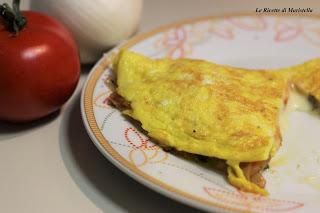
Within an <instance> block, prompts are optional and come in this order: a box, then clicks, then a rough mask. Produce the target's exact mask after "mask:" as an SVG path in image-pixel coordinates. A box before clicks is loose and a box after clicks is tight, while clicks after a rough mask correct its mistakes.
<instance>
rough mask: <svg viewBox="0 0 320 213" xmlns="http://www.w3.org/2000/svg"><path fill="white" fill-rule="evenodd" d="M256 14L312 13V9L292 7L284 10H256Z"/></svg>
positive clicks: (266, 8)
mask: <svg viewBox="0 0 320 213" xmlns="http://www.w3.org/2000/svg"><path fill="white" fill-rule="evenodd" d="M256 12H257V13H312V12H313V9H312V8H309V7H308V8H293V7H284V8H269V7H265V8H256Z"/></svg>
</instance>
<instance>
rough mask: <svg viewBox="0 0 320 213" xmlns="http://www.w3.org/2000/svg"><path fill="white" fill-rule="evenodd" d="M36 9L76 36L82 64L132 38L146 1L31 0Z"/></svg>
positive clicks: (90, 61)
mask: <svg viewBox="0 0 320 213" xmlns="http://www.w3.org/2000/svg"><path fill="white" fill-rule="evenodd" d="M30 3H31V4H30V7H31V9H32V10H36V11H40V12H44V13H47V14H48V15H51V16H53V17H55V18H56V19H58V20H59V21H60V22H62V23H63V24H64V25H65V26H66V27H68V28H69V30H70V31H71V32H72V33H73V35H74V37H75V39H76V41H77V43H78V47H79V49H80V58H81V62H82V63H92V62H94V61H96V60H97V59H99V58H100V57H101V55H102V53H103V52H104V51H106V50H107V49H108V48H110V47H111V46H114V45H116V44H118V43H119V42H120V41H122V40H124V39H126V38H128V37H129V36H130V35H132V34H133V33H134V32H135V30H136V29H137V27H138V24H139V21H140V16H141V10H142V4H143V0H93V1H89V0H31V2H30Z"/></svg>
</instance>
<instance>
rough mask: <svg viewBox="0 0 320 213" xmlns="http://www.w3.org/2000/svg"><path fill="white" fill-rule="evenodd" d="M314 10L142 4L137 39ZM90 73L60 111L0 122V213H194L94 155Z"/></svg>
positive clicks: (209, 0)
mask: <svg viewBox="0 0 320 213" xmlns="http://www.w3.org/2000/svg"><path fill="white" fill-rule="evenodd" d="M28 2H29V1H24V2H23V7H25V8H27V7H28ZM319 6H320V4H319V1H318V0H313V1H298V0H297V1H296V0H283V1H276V0H272V1H259V0H241V1H232V0H162V1H158V0H145V2H144V10H143V14H142V20H141V26H140V29H139V31H138V33H141V32H144V31H147V30H150V29H152V28H155V27H157V26H160V25H162V24H166V23H170V22H174V21H178V20H181V19H185V18H192V17H199V16H206V15H215V14H222V13H232V12H238V11H251V12H254V11H255V8H256V7H270V8H274V7H304V8H305V7H311V8H313V9H315V10H316V12H317V13H318V12H319V8H320V7H319ZM91 67H92V65H85V66H82V68H81V79H80V82H79V84H78V87H77V90H76V92H75V93H74V95H73V96H72V98H71V99H70V100H69V101H68V103H67V104H66V105H65V106H64V107H63V109H62V110H60V111H59V112H57V113H54V114H53V115H51V116H49V117H48V118H45V119H42V120H40V121H37V122H33V123H29V124H23V125H13V124H7V123H0V203H1V205H0V212H33V213H35V212H116V213H118V212H119V213H123V212H139V213H143V212H146V213H147V212H148V213H149V212H178V211H179V212H185V213H188V212H199V210H196V209H194V208H191V207H188V206H186V205H184V204H181V203H178V202H176V201H173V200H171V199H169V198H167V197H164V196H162V195H160V194H158V193H156V192H154V191H152V190H150V189H148V188H147V187H145V186H143V185H141V184H140V183H137V182H136V181H135V180H133V179H131V178H130V177H128V176H127V175H126V174H124V173H122V172H121V171H120V170H118V169H117V168H116V167H115V166H113V165H112V164H111V163H110V162H109V161H108V160H107V159H105V158H104V157H103V156H102V154H100V152H99V151H98V150H97V149H96V147H95V146H94V144H93V143H92V142H91V140H90V138H89V137H88V135H87V133H86V130H85V128H84V126H83V124H82V120H81V116H80V92H81V89H82V87H83V83H84V81H85V80H86V78H87V75H88V73H89V71H90V69H91Z"/></svg>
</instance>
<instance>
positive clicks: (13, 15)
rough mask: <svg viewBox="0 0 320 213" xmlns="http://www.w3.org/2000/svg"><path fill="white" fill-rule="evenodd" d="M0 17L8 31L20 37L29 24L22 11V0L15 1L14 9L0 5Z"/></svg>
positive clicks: (5, 4) (13, 3) (6, 5)
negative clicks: (20, 33)
mask: <svg viewBox="0 0 320 213" xmlns="http://www.w3.org/2000/svg"><path fill="white" fill-rule="evenodd" d="M0 16H1V17H2V19H3V20H4V23H5V25H6V28H7V30H8V31H10V32H12V33H14V34H15V35H18V34H19V32H20V31H21V30H22V29H23V28H24V27H25V26H26V24H27V19H26V17H25V16H23V14H22V13H21V11H20V0H13V2H12V8H11V7H10V6H9V5H8V4H7V3H4V4H2V5H0Z"/></svg>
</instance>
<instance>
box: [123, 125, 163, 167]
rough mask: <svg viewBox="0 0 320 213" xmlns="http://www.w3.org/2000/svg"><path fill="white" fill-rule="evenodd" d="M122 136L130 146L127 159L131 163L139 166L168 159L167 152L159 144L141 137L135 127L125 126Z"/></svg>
mask: <svg viewBox="0 0 320 213" xmlns="http://www.w3.org/2000/svg"><path fill="white" fill-rule="evenodd" d="M124 136H125V139H126V141H127V142H128V143H129V144H130V145H131V147H132V150H130V151H129V160H130V162H131V163H132V164H133V165H135V166H137V167H140V166H143V165H146V164H147V163H151V164H155V163H161V162H164V161H166V160H167V159H168V153H166V152H164V151H163V150H162V149H161V148H160V147H159V146H157V145H155V144H151V143H150V139H149V138H144V137H142V135H141V134H140V133H139V132H138V131H137V130H136V129H135V128H133V127H130V128H126V129H125V131H124Z"/></svg>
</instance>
